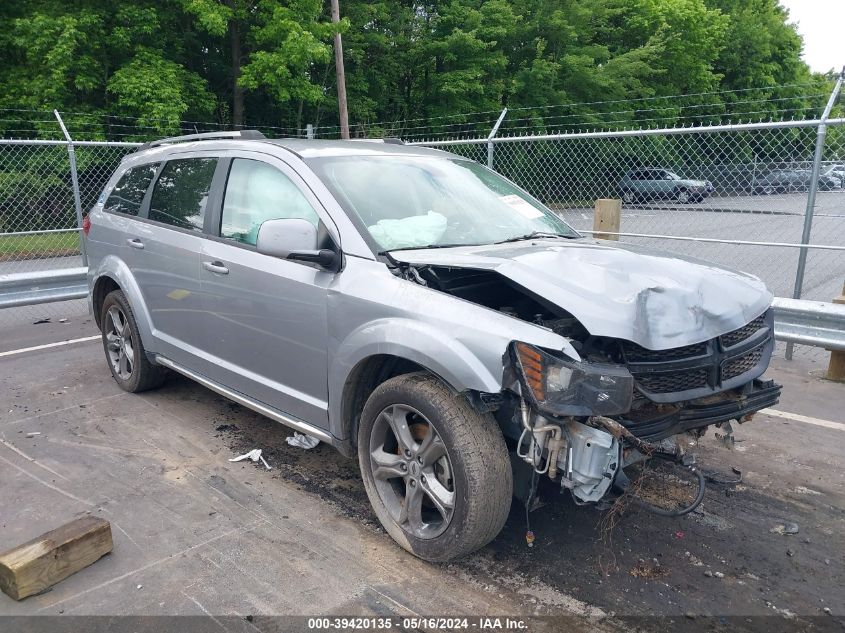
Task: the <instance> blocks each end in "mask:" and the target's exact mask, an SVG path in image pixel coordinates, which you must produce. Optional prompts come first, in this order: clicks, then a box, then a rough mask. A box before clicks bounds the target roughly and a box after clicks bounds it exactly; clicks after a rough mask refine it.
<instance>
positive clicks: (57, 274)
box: [0, 267, 845, 351]
mask: <svg viewBox="0 0 845 633" xmlns="http://www.w3.org/2000/svg"><path fill="white" fill-rule="evenodd" d="M87 270H88V269H87V268H85V267H79V268H68V269H66V270H44V271H35V272H27V273H13V274H7V275H0V308H16V307H20V306H28V305H36V304H40V303H51V302H54V301H68V300H71V299H84V298H85V297H86V296H87V295H88V284H87V281H86V273H87ZM772 305H773V307H774V310H775V338H776V339H777V340H779V341H784V342H787V343H797V344H800V345H810V346H813V347H822V348H824V349H828V350H838V351H843V350H845V305H839V304H836V303H831V302H827V301H807V300H804V299H784V298H781V297H776V298H775V300H774V303H773V304H772Z"/></svg>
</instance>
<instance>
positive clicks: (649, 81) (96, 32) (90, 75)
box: [0, 0, 830, 138]
mask: <svg viewBox="0 0 845 633" xmlns="http://www.w3.org/2000/svg"><path fill="white" fill-rule="evenodd" d="M341 12H342V15H343V16H344V19H343V20H342V22H341V23H340V24H339V25H334V24H332V23H331V21H330V19H329V6H328V0H166V1H159V0H124V1H123V2H121V3H114V2H107V1H106V0H26V1H24V2H6V3H2V5H0V51H2V55H3V59H4V61H5V63H4V64H3V66H2V67H0V87H2V90H0V108H20V109H32V110H38V111H49V110H52V109H53V108H57V109H59V110H61V111H63V112H68V113H78V114H76V115H74V114H69V115H68V116H69V118H70V119H71V122H72V123H73V125H72V126H71V129H72V130H75V131H77V133H80V134H83V135H85V136H86V137H89V138H124V137H127V138H148V137H150V136H156V135H161V134H170V133H173V132H175V131H177V129H178V128H179V127H180V124H181V127H182V128H183V129H186V130H191V131H193V127H194V125H195V124H193V123H191V124H187V125H186V124H185V122H186V121H207V122H211V123H216V124H218V125H220V126H224V127H227V126H231V125H236V126H238V125H241V124H242V123H243V124H249V125H254V126H258V127H261V126H277V127H280V128H286V129H287V130H288V131H289V132H292V133H295V132H296V131H298V130H300V129H302V128H304V126H305V123H309V122H310V123H313V124H315V125H317V126H321V127H325V126H329V131H331V128H332V126H336V125H337V106H336V90H335V69H334V58H333V55H332V54H331V53H332V36H333V34H334V33H335V31H336V30H340V31H341V32H342V33H343V38H344V50H345V65H346V73H347V90H348V96H349V109H350V118H351V122H352V124H353V126H354V129H356V131H357V132H358V133H366V132H367V130H368V129H369V128H368V126H370V125H372V124H375V123H377V122H378V123H380V126H379V127H378V130H384V129H387V130H390V129H391V127H395V126H391V125H389V122H391V121H397V122H398V121H408V123H404V124H403V127H401V128H399V129H395V130H394V133H405V134H416V133H420V132H422V131H424V130H425V131H432V130H434V131H437V132H443V133H445V132H453V133H460V132H461V131H467V130H474V129H476V128H475V127H473V126H474V124H475V123H483V125H486V126H488V127H489V125H490V123H491V121H490V120H491V119H495V117H496V113H497V111H499V110H500V109H501V108H502V107H504V106H507V107H509V108H511V110H512V112H514V116H513V117H508V122H507V125H510V126H512V127H514V128H515V129H522V128H526V127H532V128H537V127H545V128H553V129H567V126H575V125H576V124H577V125H580V126H590V125H593V126H604V125H607V124H609V123H611V122H612V123H614V124H620V125H623V124H649V123H650V122H652V121H661V122H663V123H665V124H671V122H672V121H675V122H682V123H696V122H698V123H711V122H718V121H721V120H725V117H734V118H736V117H737V116H742V115H744V116H747V117H758V116H766V115H769V114H771V115H775V114H776V113H777V112H781V111H782V112H786V113H787V115H788V116H803V115H806V114H818V108H820V107H821V105H822V104H823V101H824V97H823V96H815V97H812V96H810V97H808V94H809V95H813V94H816V95H823V93H825V92H826V91H828V90H829V84H830V78H829V77H824V76H820V75H812V74H811V73H810V72H809V70H808V69H807V67H806V65H805V64H804V63H803V62H802V61H801V59H800V51H801V45H802V44H801V39H800V37H799V36H798V34H797V33H796V31H795V28H794V27H793V26H792V25H791V24H790V23H789V21H788V20H789V18H788V15H787V13H786V11H785V10H784V9H783V8H781V7H780V5H779V4H778V2H777V0H341ZM796 84H800V85H797V86H796ZM724 91H735V92H724ZM700 93H704V94H700ZM678 94H697V95H699V96H698V97H697V98H696V100H697V104H696V105H695V107H693V108H690V106H689V103H688V102H687V103H684V104H681V103H682V102H680V101H678V100H672V99H668V97H670V96H672V95H678ZM632 99H633V100H637V99H640V100H643V99H645V100H647V101H644V102H643V103H646V104H647V106H644V107H642V108H639V107H637V108H634V107H631V106H626V105H624V104H623V105H619V104H618V103H617V102H621V101H623V100H632ZM634 103H637V102H636V101H635V102H634ZM565 104H570V105H568V106H566V105H565ZM577 104H585V105H577ZM548 106H554V107H555V108H557V110H554V111H549V110H547V108H548ZM564 106H565V107H564ZM704 106H707V107H706V108H705V107H704ZM462 113H463V114H466V116H465V117H463V118H461V117H456V116H455V115H461V114H462ZM469 113H482V115H478V116H475V117H473V116H470V114H469ZM83 115H84V116H87V117H88V118H87V119H86V118H84V116H83ZM74 116H76V117H78V118H77V119H74V118H73V117H74ZM109 117H110V118H109ZM443 117H449V118H448V120H446V119H444V118H443ZM42 118H46V119H48V120H46V121H39V120H36V122H35V123H34V124H33V125H34V126H35V130H34V131H35V132H36V133H39V134H45V135H46V134H54V133H55V131H54V128H55V126H54V125H52V122H51V121H50V120H49V117H42ZM13 119H14V117H11V118H8V120H4V121H0V133H5V134H7V135H11V136H14V135H15V134H14V130H15V129H16V127H15V126H18V127H20V125H19V122H17V121H15V120H13ZM9 130H12V132H9ZM30 135H31V134H30Z"/></svg>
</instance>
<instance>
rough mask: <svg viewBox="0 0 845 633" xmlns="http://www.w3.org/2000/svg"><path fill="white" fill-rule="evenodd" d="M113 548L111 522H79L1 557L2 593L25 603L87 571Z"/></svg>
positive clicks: (89, 519)
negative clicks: (86, 569)
mask: <svg viewBox="0 0 845 633" xmlns="http://www.w3.org/2000/svg"><path fill="white" fill-rule="evenodd" d="M112 547H113V545H112V538H111V525H110V524H109V522H108V521H106V520H105V519H101V518H99V517H92V516H85V517H82V518H81V519H76V520H75V521H71V522H70V523H66V524H65V525H63V526H62V527H60V528H56V529H55V530H52V531H50V532H47V533H45V534H42V535H41V536H39V537H38V538H35V539H32V540H31V541H29V542H28V543H24V544H23V545H19V546H18V547H15V548H13V549H10V550H9V551H7V552H3V553H2V554H0V589H2V590H3V592H4V593H6V594H8V595H9V596H11V597H12V598H14V599H15V600H22V599H23V598H26V597H27V596H31V595H33V594H36V593H40V592H42V591H44V590H45V589H47V588H48V587H52V586H53V585H55V584H56V583H57V582H59V581H60V580H64V579H65V578H67V577H68V576H70V575H71V574H75V573H76V572H78V571H79V570H80V569H83V568H85V567H88V565H90V564H91V563H93V562H95V561H97V560H98V559H99V558H100V557H101V556H103V555H104V554H108V553H109V552H110V551H112Z"/></svg>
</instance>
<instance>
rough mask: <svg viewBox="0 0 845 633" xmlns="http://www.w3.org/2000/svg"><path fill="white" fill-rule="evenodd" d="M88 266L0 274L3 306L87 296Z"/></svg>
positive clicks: (1, 302)
mask: <svg viewBox="0 0 845 633" xmlns="http://www.w3.org/2000/svg"><path fill="white" fill-rule="evenodd" d="M87 273H88V269H87V268H85V267H84V266H81V267H79V268H66V269H63V270H39V271H33V272H26V273H10V274H5V275H0V308H17V307H20V306H31V305H37V304H40V303H52V302H54V301H69V300H71V299H84V298H85V297H87V296H88V282H87V280H86V278H85V276H86V274H87Z"/></svg>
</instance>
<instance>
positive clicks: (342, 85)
mask: <svg viewBox="0 0 845 633" xmlns="http://www.w3.org/2000/svg"><path fill="white" fill-rule="evenodd" d="M332 22H334V23H335V24H337V23H338V22H340V6H339V0H332ZM334 65H335V69H336V70H337V110H338V115H339V117H340V138H345V139H348V138H349V112H348V111H347V109H346V73H344V70H343V42H341V39H340V31H338V32H337V33H335V34H334Z"/></svg>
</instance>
